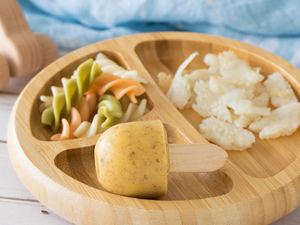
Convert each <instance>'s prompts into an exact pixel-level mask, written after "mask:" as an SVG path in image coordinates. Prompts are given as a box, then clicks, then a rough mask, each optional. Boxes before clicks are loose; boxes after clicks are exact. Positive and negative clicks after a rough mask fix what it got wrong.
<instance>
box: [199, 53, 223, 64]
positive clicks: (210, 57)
mask: <svg viewBox="0 0 300 225" xmlns="http://www.w3.org/2000/svg"><path fill="white" fill-rule="evenodd" d="M203 61H204V63H205V64H206V65H208V66H210V67H213V68H218V67H220V66H221V65H220V62H219V58H218V56H217V55H214V54H211V53H208V54H206V55H205V56H204V59H203Z"/></svg>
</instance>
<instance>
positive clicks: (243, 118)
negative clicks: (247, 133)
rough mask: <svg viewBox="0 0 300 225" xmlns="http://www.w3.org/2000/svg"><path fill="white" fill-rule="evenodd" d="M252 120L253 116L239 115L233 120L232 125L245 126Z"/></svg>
mask: <svg viewBox="0 0 300 225" xmlns="http://www.w3.org/2000/svg"><path fill="white" fill-rule="evenodd" d="M252 121H253V118H251V117H249V116H245V115H241V116H239V118H237V119H236V120H234V122H233V123H234V125H236V126H237V127H242V128H246V127H248V126H249V125H250V123H251V122H252Z"/></svg>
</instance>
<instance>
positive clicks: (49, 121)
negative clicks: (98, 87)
mask: <svg viewBox="0 0 300 225" xmlns="http://www.w3.org/2000/svg"><path fill="white" fill-rule="evenodd" d="M101 73H102V71H101V70H100V69H99V68H98V64H97V63H94V61H93V60H92V59H88V60H86V61H85V62H83V63H82V64H80V65H79V67H78V68H77V76H76V78H73V79H67V78H63V79H62V83H63V89H64V91H63V92H62V93H58V94H56V95H55V96H53V97H54V98H53V102H52V106H51V107H49V108H47V109H45V110H44V111H43V113H42V124H44V125H48V126H50V127H51V128H52V131H53V132H54V133H56V132H57V130H58V127H59V123H60V121H61V119H62V118H67V117H68V116H69V115H70V111H71V107H72V106H76V105H77V104H78V103H79V102H80V100H81V98H82V95H83V94H84V93H85V92H87V91H88V90H89V89H90V88H91V87H92V84H93V81H94V79H95V78H96V77H98V76H100V75H101Z"/></svg>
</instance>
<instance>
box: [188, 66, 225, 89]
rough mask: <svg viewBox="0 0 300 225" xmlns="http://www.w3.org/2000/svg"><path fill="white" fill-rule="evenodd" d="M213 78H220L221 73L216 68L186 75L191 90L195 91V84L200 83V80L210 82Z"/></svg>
mask: <svg viewBox="0 0 300 225" xmlns="http://www.w3.org/2000/svg"><path fill="white" fill-rule="evenodd" d="M211 76H220V73H219V71H218V70H217V69H215V68H209V69H200V70H195V71H193V72H192V73H191V74H186V75H184V78H185V79H186V80H187V81H188V82H189V84H190V85H191V89H193V88H194V86H195V84H196V83H197V82H198V81H200V80H203V81H209V79H210V77H211Z"/></svg>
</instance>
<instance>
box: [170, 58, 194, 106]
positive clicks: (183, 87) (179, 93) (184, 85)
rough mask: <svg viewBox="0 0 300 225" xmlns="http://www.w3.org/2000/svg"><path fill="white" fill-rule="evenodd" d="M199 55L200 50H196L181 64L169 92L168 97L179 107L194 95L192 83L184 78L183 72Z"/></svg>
mask: <svg viewBox="0 0 300 225" xmlns="http://www.w3.org/2000/svg"><path fill="white" fill-rule="evenodd" d="M197 55H199V54H198V52H194V53H193V54H191V55H190V56H189V57H188V58H187V59H186V60H185V61H184V62H183V63H182V64H181V65H180V66H179V68H178V70H177V72H176V74H175V76H174V79H173V81H172V84H171V87H170V88H169V90H168V92H167V97H168V99H170V101H171V102H172V103H173V104H174V105H175V106H176V107H177V108H179V109H183V108H184V106H185V105H186V104H187V102H188V100H189V99H190V97H191V95H192V92H191V88H190V84H189V83H188V81H187V80H186V79H184V78H183V76H182V73H183V70H184V69H185V68H186V67H187V65H188V64H189V63H190V62H191V61H192V60H193V59H194V58H195V57H196V56H197Z"/></svg>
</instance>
